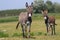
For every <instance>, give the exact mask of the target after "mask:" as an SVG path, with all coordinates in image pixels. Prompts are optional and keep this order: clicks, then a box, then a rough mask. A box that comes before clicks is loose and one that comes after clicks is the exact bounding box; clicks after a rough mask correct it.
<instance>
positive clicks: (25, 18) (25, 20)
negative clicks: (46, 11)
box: [16, 2, 33, 38]
mask: <svg viewBox="0 0 60 40" xmlns="http://www.w3.org/2000/svg"><path fill="white" fill-rule="evenodd" d="M25 6H26V10H27V11H26V12H21V13H20V15H19V20H18V23H17V26H16V29H17V28H18V26H19V24H21V27H22V34H23V38H24V37H28V38H29V37H30V31H31V30H30V29H31V23H32V13H33V3H31V5H28V3H27V2H26V5H25Z"/></svg>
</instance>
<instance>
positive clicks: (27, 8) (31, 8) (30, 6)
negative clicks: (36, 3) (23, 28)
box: [25, 2, 33, 13]
mask: <svg viewBox="0 0 60 40" xmlns="http://www.w3.org/2000/svg"><path fill="white" fill-rule="evenodd" d="M25 6H26V10H27V12H28V13H32V12H33V2H32V3H31V5H28V3H27V2H26V5H25Z"/></svg>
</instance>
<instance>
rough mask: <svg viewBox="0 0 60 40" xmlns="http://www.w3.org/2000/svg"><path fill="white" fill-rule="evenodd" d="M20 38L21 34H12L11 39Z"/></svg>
mask: <svg viewBox="0 0 60 40" xmlns="http://www.w3.org/2000/svg"><path fill="white" fill-rule="evenodd" d="M20 36H22V33H21V34H18V33H14V34H13V35H12V37H20Z"/></svg>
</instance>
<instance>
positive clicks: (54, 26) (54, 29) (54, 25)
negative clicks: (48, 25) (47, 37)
mask: <svg viewBox="0 0 60 40" xmlns="http://www.w3.org/2000/svg"><path fill="white" fill-rule="evenodd" d="M53 30H54V35H55V34H56V32H55V25H53Z"/></svg>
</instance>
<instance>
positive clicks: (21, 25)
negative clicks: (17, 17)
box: [21, 24, 25, 38]
mask: <svg viewBox="0 0 60 40" xmlns="http://www.w3.org/2000/svg"><path fill="white" fill-rule="evenodd" d="M21 27H22V34H23V38H24V37H25V32H24V27H23V25H22V24H21Z"/></svg>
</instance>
